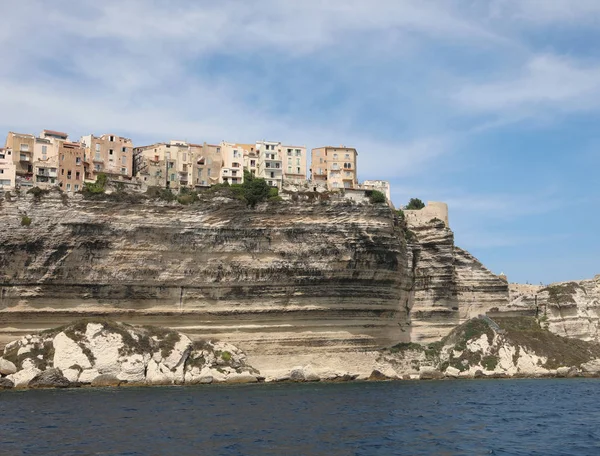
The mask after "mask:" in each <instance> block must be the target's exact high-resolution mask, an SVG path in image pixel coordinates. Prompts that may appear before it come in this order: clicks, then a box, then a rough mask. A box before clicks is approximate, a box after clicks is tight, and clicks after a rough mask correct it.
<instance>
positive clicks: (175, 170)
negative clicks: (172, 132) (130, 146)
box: [134, 140, 193, 191]
mask: <svg viewBox="0 0 600 456" xmlns="http://www.w3.org/2000/svg"><path fill="white" fill-rule="evenodd" d="M134 155H135V166H136V177H137V179H139V180H141V181H142V182H144V183H146V184H147V185H158V186H160V187H166V188H170V189H172V190H175V191H179V190H180V189H181V188H183V187H192V186H193V179H192V171H193V157H192V153H191V152H190V146H189V144H188V143H186V142H185V141H178V140H171V141H170V142H168V143H156V144H152V145H150V146H143V147H137V148H135V150H134Z"/></svg>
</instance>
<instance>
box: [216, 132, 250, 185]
mask: <svg viewBox="0 0 600 456" xmlns="http://www.w3.org/2000/svg"><path fill="white" fill-rule="evenodd" d="M219 148H220V154H221V157H222V166H221V177H220V182H221V183H225V182H227V183H229V184H241V183H242V182H244V155H248V154H249V152H250V151H249V150H247V149H245V147H244V145H243V144H237V143H230V142H226V141H221V143H220V144H219Z"/></svg>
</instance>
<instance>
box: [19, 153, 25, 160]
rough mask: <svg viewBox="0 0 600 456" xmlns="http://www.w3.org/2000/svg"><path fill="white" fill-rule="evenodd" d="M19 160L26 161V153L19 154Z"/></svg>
mask: <svg viewBox="0 0 600 456" xmlns="http://www.w3.org/2000/svg"><path fill="white" fill-rule="evenodd" d="M19 160H21V161H27V155H25V154H21V156H20V157H19Z"/></svg>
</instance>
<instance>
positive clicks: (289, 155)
mask: <svg viewBox="0 0 600 456" xmlns="http://www.w3.org/2000/svg"><path fill="white" fill-rule="evenodd" d="M291 156H292V149H288V157H291Z"/></svg>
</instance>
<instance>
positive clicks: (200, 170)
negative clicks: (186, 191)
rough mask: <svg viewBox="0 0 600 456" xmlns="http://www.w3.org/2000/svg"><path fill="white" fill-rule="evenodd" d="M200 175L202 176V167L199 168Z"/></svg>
mask: <svg viewBox="0 0 600 456" xmlns="http://www.w3.org/2000/svg"><path fill="white" fill-rule="evenodd" d="M198 177H202V168H200V169H199V170H198Z"/></svg>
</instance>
